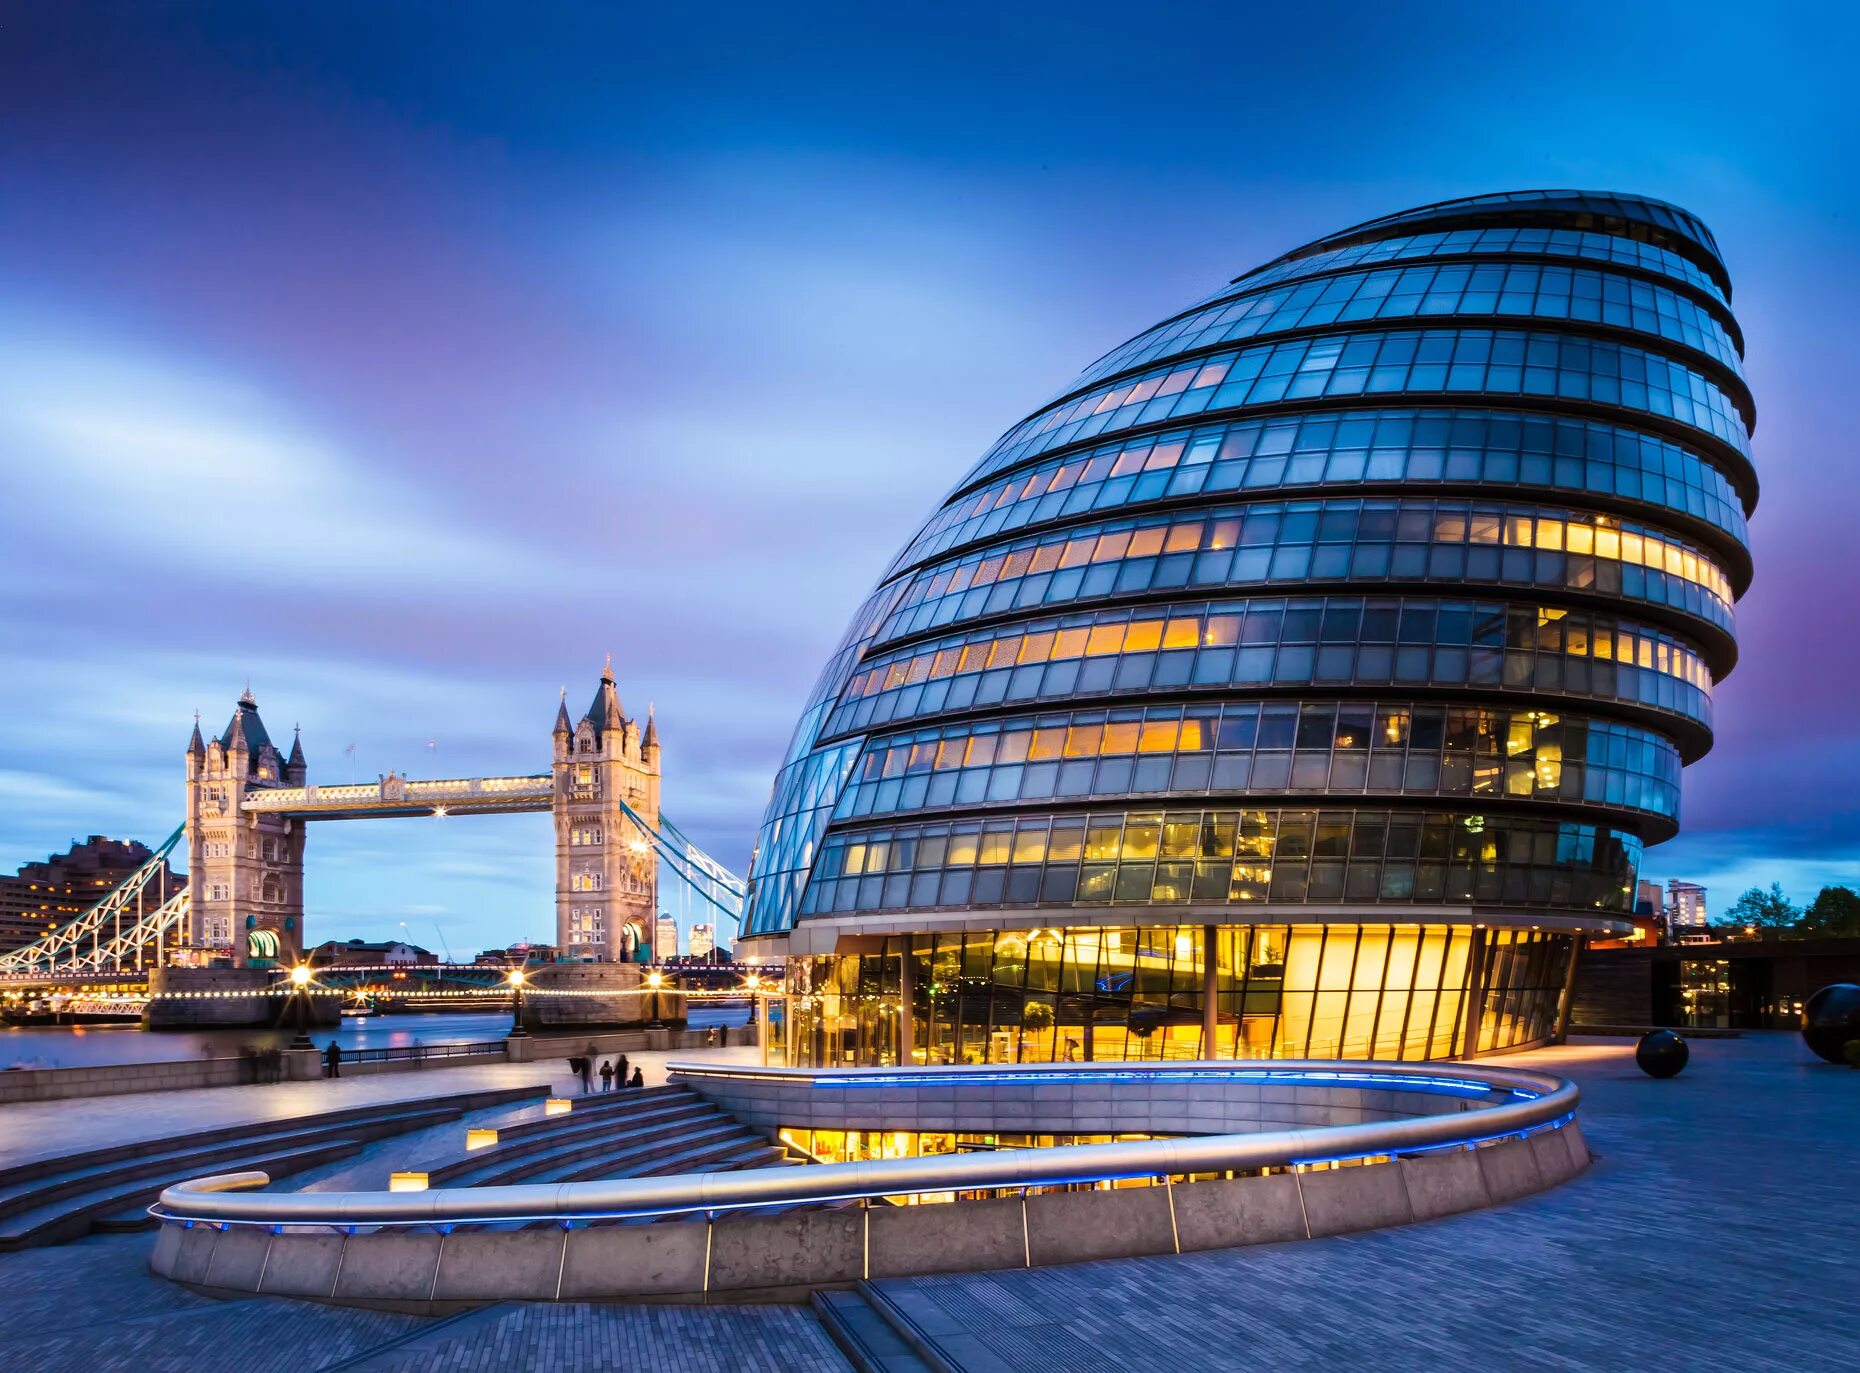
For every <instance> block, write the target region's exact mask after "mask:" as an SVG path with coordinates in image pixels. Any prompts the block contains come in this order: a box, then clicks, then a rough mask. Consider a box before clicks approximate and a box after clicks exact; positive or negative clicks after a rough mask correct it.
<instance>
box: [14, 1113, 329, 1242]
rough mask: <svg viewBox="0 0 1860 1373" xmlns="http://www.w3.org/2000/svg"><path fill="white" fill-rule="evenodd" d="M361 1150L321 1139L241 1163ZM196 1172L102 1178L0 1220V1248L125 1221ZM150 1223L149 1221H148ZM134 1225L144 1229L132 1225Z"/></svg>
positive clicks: (266, 1165)
mask: <svg viewBox="0 0 1860 1373" xmlns="http://www.w3.org/2000/svg"><path fill="white" fill-rule="evenodd" d="M361 1151H362V1141H360V1140H354V1139H331V1140H323V1141H321V1142H319V1143H316V1144H308V1145H300V1146H298V1147H296V1148H294V1149H279V1150H273V1151H271V1152H269V1153H266V1152H260V1153H257V1154H255V1155H253V1156H251V1157H249V1158H248V1159H245V1160H242V1161H241V1166H242V1167H245V1168H257V1169H262V1170H263V1171H264V1172H266V1173H269V1174H270V1175H271V1176H272V1177H273V1178H279V1177H287V1176H289V1175H290V1174H292V1173H298V1172H302V1171H303V1170H304V1169H306V1168H316V1167H319V1166H321V1165H322V1164H325V1163H334V1162H335V1161H336V1160H338V1159H343V1158H352V1157H354V1156H355V1155H356V1154H358V1153H360V1152H361ZM197 1176H199V1174H198V1173H197V1172H196V1171H194V1170H192V1169H186V1168H183V1169H180V1170H177V1171H172V1172H168V1173H163V1174H161V1175H159V1176H157V1177H154V1178H138V1179H133V1180H129V1181H124V1180H121V1179H117V1180H115V1181H110V1182H104V1183H101V1184H99V1185H98V1186H97V1187H96V1188H94V1189H93V1190H91V1191H88V1192H82V1193H79V1194H77V1195H75V1196H67V1197H64V1198H61V1199H60V1200H57V1201H54V1202H51V1203H49V1204H48V1205H45V1206H41V1207H38V1208H36V1209H34V1210H31V1211H22V1212H20V1213H18V1214H16V1215H14V1216H11V1217H9V1218H8V1219H7V1220H6V1221H5V1222H4V1223H3V1224H0V1251H10V1250H15V1249H31V1248H36V1247H38V1246H41V1245H47V1244H63V1243H64V1242H65V1241H66V1240H73V1239H77V1238H79V1237H81V1236H83V1235H86V1234H89V1233H90V1230H91V1227H92V1225H93V1224H94V1223H95V1222H96V1221H98V1220H100V1219H106V1218H108V1219H110V1220H111V1221H112V1223H113V1224H115V1223H118V1222H119V1218H120V1223H121V1224H123V1225H125V1226H126V1225H127V1224H128V1221H127V1216H126V1213H127V1212H129V1211H131V1210H133V1209H134V1208H135V1207H137V1206H148V1205H151V1204H153V1203H154V1201H155V1199H156V1198H157V1197H159V1196H160V1195H161V1192H162V1189H163V1188H164V1187H167V1186H168V1185H170V1184H171V1183H176V1182H184V1181H186V1180H187V1179H188V1178H190V1177H197ZM149 1224H150V1225H152V1224H153V1222H152V1221H151V1222H150V1223H149ZM135 1228H148V1227H145V1226H137V1227H135Z"/></svg>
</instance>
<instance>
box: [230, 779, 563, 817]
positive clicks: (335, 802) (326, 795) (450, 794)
mask: <svg viewBox="0 0 1860 1373" xmlns="http://www.w3.org/2000/svg"><path fill="white" fill-rule="evenodd" d="M554 798H555V780H554V779H553V778H552V777H551V776H550V775H549V774H548V773H542V774H540V775H536V776H528V777H449V778H441V779H438V780H433V781H419V782H417V781H413V780H411V779H409V778H405V777H396V776H393V775H392V774H390V775H388V776H386V777H383V778H382V779H381V780H380V781H378V782H360V783H351V784H349V785H346V786H334V787H329V786H304V787H270V788H267V789H265V790H263V791H254V792H251V793H249V794H248V795H247V796H246V798H245V801H244V802H243V803H242V804H241V806H240V810H242V811H244V812H246V813H248V814H252V813H261V814H273V815H275V814H279V813H288V814H298V813H312V812H316V811H319V810H327V811H361V810H379V809H383V808H392V807H397V806H433V807H440V806H448V805H470V804H471V803H472V802H480V803H484V804H489V805H497V806H507V805H510V804H512V803H524V802H529V803H534V805H535V808H536V809H538V810H546V809H548V808H549V806H550V804H551V803H552V802H553V800H554Z"/></svg>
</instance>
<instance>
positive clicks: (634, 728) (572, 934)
mask: <svg viewBox="0 0 1860 1373" xmlns="http://www.w3.org/2000/svg"><path fill="white" fill-rule="evenodd" d="M563 695H564V700H563V702H562V704H561V705H560V706H558V707H557V709H556V716H555V754H554V758H555V807H554V809H555V935H556V945H557V947H558V948H560V949H561V951H562V956H563V957H565V958H579V959H595V960H597V961H602V962H614V963H619V962H641V963H643V962H646V961H648V960H649V959H650V958H651V956H652V931H653V927H654V920H655V918H656V916H657V914H658V901H659V892H658V878H659V862H658V855H657V854H656V853H655V852H654V851H653V848H652V844H651V841H650V840H649V839H648V838H647V836H646V835H645V834H643V833H641V832H640V829H639V827H638V826H637V825H636V824H634V823H633V821H632V820H631V819H629V818H628V816H627V814H626V812H625V811H624V810H622V809H621V802H622V801H624V802H625V803H626V804H627V805H628V806H630V807H632V809H633V811H634V813H635V814H637V815H638V816H639V817H640V818H641V819H643V820H644V821H645V822H646V823H647V824H649V825H651V826H653V827H654V828H655V829H656V828H657V827H658V823H659V731H658V727H657V725H656V724H654V722H653V720H652V717H651V714H650V713H648V715H647V717H646V726H645V729H644V730H641V728H640V727H639V724H638V722H637V721H634V720H629V719H627V718H626V716H625V714H624V713H623V712H622V711H621V709H620V692H619V689H618V688H617V687H616V686H615V685H614V671H613V659H612V658H611V657H609V658H608V660H607V666H606V667H605V668H604V669H602V671H601V684H600V688H599V689H598V690H597V691H596V692H595V693H594V704H593V705H591V706H589V707H588V712H587V714H585V715H583V716H582V717H581V721H580V723H578V724H577V723H572V722H571V721H570V720H569V718H568V703H567V700H566V696H567V693H566V692H564V693H563Z"/></svg>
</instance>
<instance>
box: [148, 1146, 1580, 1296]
mask: <svg viewBox="0 0 1860 1373" xmlns="http://www.w3.org/2000/svg"><path fill="white" fill-rule="evenodd" d="M1588 1161H1589V1152H1588V1148H1587V1146H1586V1145H1585V1144H1584V1142H1583V1138H1582V1132H1581V1131H1580V1130H1579V1129H1578V1128H1577V1127H1576V1125H1575V1123H1574V1122H1573V1121H1572V1122H1570V1123H1569V1124H1567V1125H1565V1126H1563V1127H1561V1128H1556V1129H1550V1130H1546V1131H1542V1132H1540V1133H1537V1134H1534V1135H1531V1136H1529V1137H1527V1138H1524V1139H1518V1138H1515V1137H1514V1138H1510V1139H1505V1140H1501V1141H1498V1142H1495V1143H1491V1144H1485V1145H1481V1146H1479V1147H1478V1148H1474V1149H1459V1150H1454V1151H1452V1152H1448V1153H1440V1154H1426V1155H1420V1156H1416V1157H1407V1158H1397V1159H1394V1160H1391V1161H1388V1162H1385V1163H1374V1164H1365V1165H1362V1166H1359V1167H1347V1168H1322V1169H1313V1170H1305V1171H1301V1172H1292V1173H1275V1174H1272V1175H1271V1176H1268V1177H1254V1178H1238V1179H1229V1180H1220V1181H1207V1182H1192V1183H1181V1184H1177V1185H1174V1186H1156V1187H1130V1188H1113V1189H1109V1190H1100V1191H1090V1192H1051V1193H1044V1194H1040V1195H1035V1196H1027V1197H1007V1198H997V1199H994V1200H989V1201H973V1202H955V1203H951V1204H947V1205H926V1206H915V1207H900V1206H877V1205H875V1206H870V1207H847V1208H844V1209H839V1210H816V1211H786V1212H777V1213H775V1214H770V1215H754V1214H750V1215H734V1216H726V1217H723V1218H720V1219H717V1220H714V1221H705V1220H687V1221H669V1222H661V1223H659V1224H656V1225H598V1226H594V1227H592V1228H577V1229H573V1230H561V1229H558V1228H550V1229H546V1230H544V1229H533V1230H490V1231H475V1232H467V1231H455V1232H454V1233H452V1234H450V1235H439V1234H436V1233H432V1232H430V1231H420V1230H406V1231H388V1230H380V1231H376V1232H374V1233H358V1234H353V1235H343V1234H338V1233H331V1232H325V1231H312V1230H309V1229H307V1228H306V1229H294V1230H289V1231H287V1232H286V1233H283V1234H278V1235H273V1234H272V1233H271V1232H270V1231H269V1230H268V1229H265V1228H262V1227H231V1228H228V1229H225V1230H221V1229H219V1228H217V1227H215V1226H213V1225H208V1224H201V1225H196V1226H194V1227H193V1228H191V1229H190V1228H187V1227H186V1226H184V1225H181V1224H179V1223H175V1222H169V1223H168V1224H165V1225H163V1226H162V1228H161V1233H160V1235H159V1236H158V1238H157V1239H156V1242H155V1252H154V1255H153V1257H152V1258H151V1259H150V1261H149V1266H150V1267H151V1268H152V1269H153V1270H154V1271H155V1272H156V1273H158V1274H160V1275H162V1276H163V1277H167V1278H172V1279H173V1280H174V1281H176V1282H180V1283H184V1284H186V1285H187V1286H189V1287H192V1288H195V1289H197V1290H200V1291H203V1292H209V1293H213V1294H215V1295H233V1294H243V1293H252V1292H265V1293H270V1294H275V1295H278V1296H293V1297H307V1298H311V1299H314V1300H318V1301H325V1302H333V1303H335V1304H337V1305H343V1306H365V1307H375V1308H381V1309H386V1310H396V1311H415V1312H426V1313H435V1314H439V1313H444V1312H448V1311H454V1310H459V1309H462V1308H464V1307H467V1306H474V1305H479V1304H482V1303H484V1302H492V1301H607V1300H631V1301H680V1302H712V1301H742V1300H746V1299H747V1300H755V1299H761V1300H794V1299H797V1298H799V1297H800V1296H802V1295H803V1294H804V1293H805V1292H807V1291H808V1290H810V1289H812V1288H815V1287H827V1286H835V1285H844V1284H847V1283H851V1282H855V1281H857V1280H859V1279H861V1278H880V1277H905V1276H910V1275H914V1274H922V1273H949V1272H975V1271H981V1270H986V1269H1002V1268H1032V1267H1038V1266H1042V1265H1046V1264H1059V1263H1079V1262H1085V1261H1089V1260H1093V1259H1106V1258H1135V1257H1139V1256H1142V1255H1151V1254H1180V1253H1189V1252H1193V1251H1196V1250H1202V1249H1223V1248H1232V1247H1237V1246H1242V1245H1250V1244H1271V1243H1276V1242H1279V1241H1283V1240H1294V1239H1308V1238H1315V1237H1318V1236H1323V1235H1337V1234H1346V1233H1349V1232H1352V1231H1360V1230H1372V1229H1380V1228H1382V1227H1385V1226H1390V1225H1405V1224H1408V1223H1410V1222H1413V1221H1426V1220H1433V1219H1436V1218H1438V1217H1440V1216H1447V1215H1452V1214H1454V1213H1456V1212H1460V1211H1469V1210H1473V1209H1476V1208H1478V1207H1481V1206H1487V1205H1494V1204H1499V1203H1502V1202H1505V1201H1509V1200H1512V1199H1514V1198H1516V1197H1520V1196H1524V1195H1528V1194H1529V1193H1532V1192H1538V1191H1542V1190H1544V1189H1546V1188H1549V1187H1554V1186H1556V1185H1557V1184H1558V1183H1560V1182H1563V1181H1565V1180H1566V1179H1568V1178H1570V1177H1573V1176H1574V1175H1575V1174H1576V1173H1578V1172H1580V1171H1581V1170H1582V1169H1583V1168H1584V1167H1586V1166H1587V1164H1588Z"/></svg>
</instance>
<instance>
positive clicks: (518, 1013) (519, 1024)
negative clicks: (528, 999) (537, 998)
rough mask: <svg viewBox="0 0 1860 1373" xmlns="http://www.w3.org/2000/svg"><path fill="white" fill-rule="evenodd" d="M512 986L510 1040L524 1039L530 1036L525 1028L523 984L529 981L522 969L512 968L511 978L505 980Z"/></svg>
mask: <svg viewBox="0 0 1860 1373" xmlns="http://www.w3.org/2000/svg"><path fill="white" fill-rule="evenodd" d="M504 981H505V982H507V983H509V984H510V1011H511V1015H510V1036H509V1037H510V1038H511V1039H522V1038H523V1037H524V1036H526V1035H528V1034H529V1031H528V1030H526V1029H524V1028H523V984H524V983H526V982H528V981H529V978H528V977H527V976H526V975H525V974H524V971H523V969H521V968H512V969H511V970H510V976H509V977H507V978H505V979H504Z"/></svg>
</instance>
